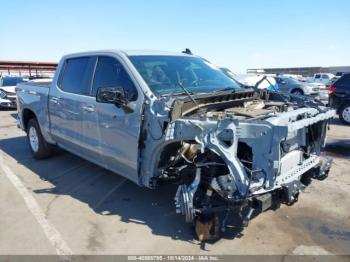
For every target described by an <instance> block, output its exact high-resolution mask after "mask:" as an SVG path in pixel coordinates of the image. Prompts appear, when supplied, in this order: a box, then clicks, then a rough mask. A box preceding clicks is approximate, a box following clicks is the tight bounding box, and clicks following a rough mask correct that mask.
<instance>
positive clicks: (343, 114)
mask: <svg viewBox="0 0 350 262" xmlns="http://www.w3.org/2000/svg"><path fill="white" fill-rule="evenodd" d="M339 116H340V119H341V121H343V123H345V124H347V125H350V103H349V104H346V105H344V106H342V108H341V109H340V110H339Z"/></svg>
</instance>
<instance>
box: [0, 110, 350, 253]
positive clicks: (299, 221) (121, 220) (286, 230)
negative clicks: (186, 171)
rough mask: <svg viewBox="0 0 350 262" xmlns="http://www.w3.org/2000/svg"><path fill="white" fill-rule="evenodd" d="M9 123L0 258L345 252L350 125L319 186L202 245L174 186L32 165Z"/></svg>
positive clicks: (0, 154) (334, 131)
mask: <svg viewBox="0 0 350 262" xmlns="http://www.w3.org/2000/svg"><path fill="white" fill-rule="evenodd" d="M15 118H16V112H15V111H0V165H1V167H0V214H1V216H0V254H56V253H57V252H63V253H68V254H69V253H72V254H206V255H210V254H283V255H284V254H314V255H315V254H350V127H349V126H344V125H342V124H341V123H340V122H339V120H338V119H335V120H334V121H333V123H332V125H331V129H330V131H329V135H328V145H327V147H326V153H327V154H328V155H330V156H332V157H334V164H333V167H332V169H331V172H330V175H329V177H328V178H327V179H326V180H324V181H316V180H314V181H313V182H312V184H311V185H310V186H309V187H308V188H307V189H306V190H305V192H304V193H303V194H301V195H300V197H299V202H298V203H296V204H295V205H293V206H284V205H283V206H281V208H280V209H278V210H276V211H267V212H265V213H263V214H261V215H259V216H258V217H256V218H254V219H253V220H252V221H251V222H250V224H249V226H248V227H247V228H244V229H243V230H241V229H236V228H233V227H231V228H230V229H229V230H228V232H227V233H225V236H224V237H223V238H222V239H221V240H219V241H218V242H216V243H214V244H206V245H205V247H203V246H202V247H201V245H200V243H199V242H198V241H196V240H195V239H194V236H193V232H192V229H191V227H190V226H189V225H187V224H186V223H185V221H184V217H182V216H181V215H178V214H176V213H175V208H174V202H173V198H174V195H175V190H176V188H175V187H172V186H167V187H165V188H161V189H159V190H154V191H152V190H149V189H145V188H140V187H138V186H137V185H134V184H133V183H131V182H129V181H126V180H125V179H124V178H122V177H120V176H118V175H116V174H113V173H111V172H108V171H106V170H104V169H102V168H100V167H98V166H96V165H94V164H91V163H89V162H87V161H85V160H83V159H81V158H79V157H77V156H74V155H72V154H70V153H67V152H65V151H58V152H57V153H56V154H55V155H54V156H53V157H51V158H49V159H46V160H41V161H38V160H34V159H33V158H32V156H31V153H30V151H29V147H28V145H27V141H26V137H25V133H24V132H22V131H21V130H19V129H18V128H17V127H16V121H15Z"/></svg>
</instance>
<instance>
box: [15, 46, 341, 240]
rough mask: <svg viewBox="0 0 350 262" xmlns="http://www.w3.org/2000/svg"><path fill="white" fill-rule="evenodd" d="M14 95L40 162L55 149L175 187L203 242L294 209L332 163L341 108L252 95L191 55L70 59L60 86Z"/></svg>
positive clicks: (36, 86) (28, 86)
mask: <svg viewBox="0 0 350 262" xmlns="http://www.w3.org/2000/svg"><path fill="white" fill-rule="evenodd" d="M17 95H18V110H19V113H18V117H19V119H18V120H19V125H20V127H21V128H22V129H23V130H24V131H26V133H27V136H28V142H29V145H30V149H31V151H32V153H33V154H34V156H35V157H36V158H39V159H40V158H45V157H48V156H49V155H50V154H51V152H52V147H53V146H54V145H56V146H59V147H61V148H64V149H66V150H68V151H70V152H72V153H74V154H77V155H79V156H81V157H83V158H85V159H87V160H89V161H91V162H94V163H96V164H97V165H100V166H102V167H104V168H106V169H109V170H111V171H113V172H115V173H118V174H120V175H122V176H124V177H126V178H128V179H130V180H131V181H133V182H135V183H137V184H138V185H140V186H146V187H149V188H155V187H157V186H162V185H163V184H164V183H175V184H177V185H178V189H177V192H176V195H175V205H176V210H177V212H178V213H181V214H183V215H184V216H185V218H186V221H187V222H189V223H195V225H196V229H198V228H199V227H200V226H201V225H209V226H208V232H207V233H203V232H202V233H199V231H198V230H197V233H198V234H199V238H200V239H202V240H207V239H212V238H216V237H218V235H219V233H220V232H219V231H220V230H222V231H224V230H225V225H226V222H227V219H228V217H229V215H230V214H232V213H233V212H238V214H240V216H241V218H242V221H243V225H247V224H248V221H249V219H250V218H251V217H252V216H253V214H254V213H256V212H258V211H259V212H261V211H264V210H266V209H268V208H273V207H274V206H275V204H276V203H285V204H287V205H291V204H293V203H294V202H295V201H297V200H298V195H299V192H300V191H301V190H302V189H303V188H304V187H305V186H306V185H307V184H309V182H310V180H311V178H316V179H324V178H325V177H327V174H328V172H329V169H330V166H331V162H332V161H331V159H329V158H327V157H323V156H322V148H323V146H324V144H325V139H326V132H327V125H328V123H329V120H330V119H331V118H333V116H334V115H335V111H334V110H332V109H329V108H327V107H325V106H323V105H322V104H321V103H320V102H318V101H316V100H314V99H312V98H309V97H304V96H296V95H291V94H283V93H279V92H273V91H268V90H258V89H254V88H245V87H243V86H241V85H240V84H238V83H237V82H235V81H234V80H232V79H230V78H228V77H227V76H225V75H224V74H223V73H222V72H221V71H220V69H218V68H217V67H215V66H214V65H212V64H211V63H210V62H208V61H207V60H205V59H203V58H200V57H197V56H193V55H191V54H184V53H179V54H177V53H165V52H147V51H100V52H87V53H79V54H73V55H68V56H65V57H63V58H62V60H61V61H60V63H59V65H58V68H57V72H56V74H55V77H54V79H53V82H52V83H22V84H19V85H17ZM140 212H141V211H140ZM213 228H214V230H212V229H213ZM209 231H210V232H209Z"/></svg>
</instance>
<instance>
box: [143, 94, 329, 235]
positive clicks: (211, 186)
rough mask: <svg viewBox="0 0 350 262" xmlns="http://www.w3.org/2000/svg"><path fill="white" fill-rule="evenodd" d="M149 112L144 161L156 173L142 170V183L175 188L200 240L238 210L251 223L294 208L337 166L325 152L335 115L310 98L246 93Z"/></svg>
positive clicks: (176, 101)
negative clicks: (267, 212) (309, 188)
mask: <svg viewBox="0 0 350 262" xmlns="http://www.w3.org/2000/svg"><path fill="white" fill-rule="evenodd" d="M149 110H150V111H151V112H152V114H153V117H147V116H151V115H152V114H145V123H146V127H147V128H145V129H144V133H143V137H142V146H143V151H142V155H141V157H142V159H143V161H147V163H148V164H149V163H152V166H153V168H151V167H150V166H149V165H148V166H146V165H143V166H142V169H141V171H142V172H141V173H142V174H143V176H142V178H141V179H142V183H144V184H145V183H146V182H147V181H150V183H149V184H148V185H149V186H150V187H152V186H154V185H156V184H158V183H161V182H171V183H175V184H177V185H178V189H177V192H176V196H175V205H176V210H177V212H178V213H181V214H183V215H184V216H185V219H186V221H187V222H189V223H193V222H194V223H195V225H196V230H197V229H198V231H197V235H198V237H199V238H200V239H201V240H209V239H215V238H217V237H218V236H219V235H220V231H224V230H225V223H226V221H227V218H228V216H229V215H230V213H232V212H238V213H239V214H240V216H241V218H242V222H243V225H247V224H248V221H249V220H250V218H251V217H252V216H253V214H254V213H256V212H261V211H264V210H266V209H269V208H273V207H274V206H275V205H277V203H285V204H287V205H291V204H293V203H295V202H296V201H297V200H298V196H299V193H300V192H301V191H302V190H303V188H304V187H305V186H307V185H308V184H309V183H310V181H311V178H317V179H324V178H326V177H327V174H328V172H329V169H330V166H331V162H332V159H330V158H325V157H322V156H321V152H322V148H323V146H324V143H325V139H326V130H327V125H328V121H329V119H331V118H333V116H334V114H335V112H334V110H331V109H329V108H326V107H324V106H323V105H322V104H321V103H319V102H318V101H316V100H314V99H311V98H307V97H303V96H293V95H285V94H283V95H282V94H280V93H276V92H269V91H255V90H252V89H248V90H241V91H237V92H234V93H232V92H222V93H220V94H210V95H208V94H205V95H197V96H195V100H194V101H193V100H192V99H188V97H186V96H185V97H175V98H172V99H168V100H166V101H164V104H154V105H150V108H149ZM147 179H149V180H147ZM203 225H207V227H205V226H204V228H207V230H206V231H207V232H206V233H203V230H199V228H200V227H203ZM199 231H201V232H202V233H200V232H199Z"/></svg>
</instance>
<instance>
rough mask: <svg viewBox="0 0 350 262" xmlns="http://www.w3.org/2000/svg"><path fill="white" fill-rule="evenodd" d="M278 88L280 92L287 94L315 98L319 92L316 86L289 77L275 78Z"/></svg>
mask: <svg viewBox="0 0 350 262" xmlns="http://www.w3.org/2000/svg"><path fill="white" fill-rule="evenodd" d="M275 79H276V82H277V84H278V88H279V90H280V91H281V92H287V93H291V94H296V95H311V96H316V95H317V94H318V92H319V91H320V88H319V87H318V86H315V85H313V84H309V83H302V82H300V81H298V80H296V79H293V78H290V77H280V76H277V77H275Z"/></svg>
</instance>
